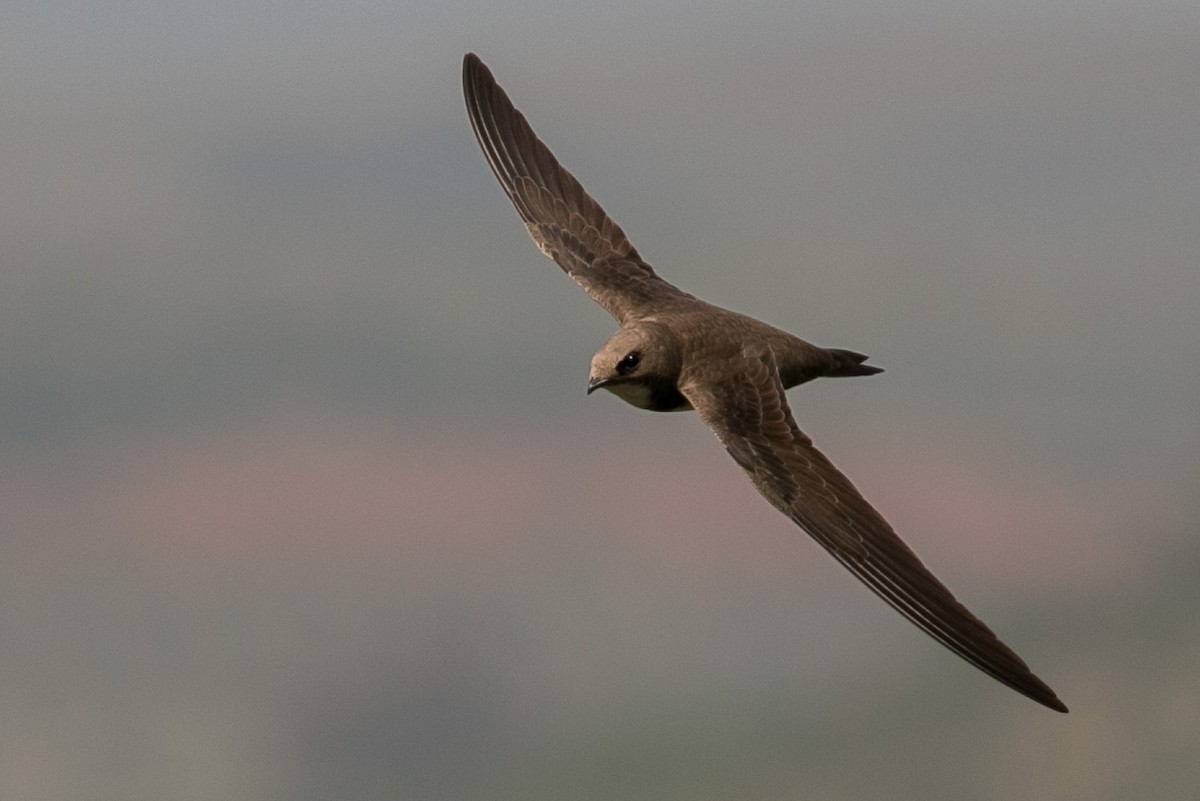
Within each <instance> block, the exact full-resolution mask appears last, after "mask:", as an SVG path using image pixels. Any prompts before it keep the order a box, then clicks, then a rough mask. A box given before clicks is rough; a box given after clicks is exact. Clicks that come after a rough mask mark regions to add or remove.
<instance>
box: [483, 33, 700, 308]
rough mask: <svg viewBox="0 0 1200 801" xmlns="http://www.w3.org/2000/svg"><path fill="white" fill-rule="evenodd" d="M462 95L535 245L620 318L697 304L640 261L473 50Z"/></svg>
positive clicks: (591, 295) (627, 240)
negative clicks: (685, 304)
mask: <svg viewBox="0 0 1200 801" xmlns="http://www.w3.org/2000/svg"><path fill="white" fill-rule="evenodd" d="M463 96H464V97H465V98H466V101H467V115H468V116H469V117H470V118H471V127H472V128H474V129H475V138H476V139H478V140H479V147H480V149H481V150H483V155H484V156H485V157H486V158H487V160H488V164H490V165H491V167H492V172H494V173H495V174H496V178H497V179H498V180H499V181H500V185H501V186H502V187H504V191H505V192H506V193H508V197H509V199H510V200H511V201H512V202H513V205H514V206H516V207H517V213H519V214H520V215H521V219H522V220H523V221H524V222H525V228H526V230H528V231H529V235H530V236H531V237H532V238H533V241H534V243H535V244H537V246H538V248H539V249H540V250H541V251H542V252H543V253H545V254H546V255H547V256H549V257H550V258H552V259H554V261H555V262H557V263H558V265H559V266H560V267H562V269H563V271H564V272H565V273H566V274H567V275H569V276H571V278H573V279H575V282H576V283H578V284H579V285H580V286H581V287H583V289H584V291H585V292H587V293H588V295H589V296H590V297H591V298H592V300H594V301H596V302H597V303H599V304H600V305H601V306H603V307H604V308H605V309H606V310H607V311H608V312H609V314H611V315H612V316H613V317H615V318H617V321H618V322H621V323H623V322H625V320H626V319H628V318H630V317H636V316H639V315H640V314H643V313H648V312H649V311H651V310H653V311H663V310H664V309H665V308H667V307H669V306H670V305H672V304H675V303H678V302H680V301H683V302H689V301H690V302H696V301H695V299H694V298H693V297H692V296H691V295H688V294H687V293H686V292H683V291H682V290H680V289H679V288H678V287H675V286H674V285H672V284H670V283H668V282H667V281H664V280H663V279H662V278H660V277H659V276H658V274H657V273H655V272H654V270H653V269H652V268H651V267H650V265H649V264H647V263H646V262H645V261H643V260H642V257H641V256H639V255H638V252H637V250H636V249H635V248H634V247H633V245H632V244H630V242H629V239H628V238H626V236H625V232H624V231H622V230H621V227H620V226H619V225H617V224H616V222H614V221H613V219H612V218H611V217H609V216H608V215H607V214H605V213H604V209H602V208H600V204H599V203H597V202H596V201H595V200H593V199H592V197H591V195H589V194H588V193H587V192H585V191H584V189H583V187H582V186H580V184H579V181H577V180H575V176H573V175H571V173H570V172H568V171H567V169H566V168H565V167H563V166H562V165H561V164H559V163H558V160H557V159H555V158H554V154H553V153H551V152H550V149H549V148H548V147H546V145H545V144H543V143H542V140H541V139H539V138H538V137H537V134H535V133H534V132H533V129H532V128H530V127H529V123H528V122H526V121H525V116H524V115H523V114H521V112H519V111H517V110H516V108H514V107H513V104H512V101H510V100H509V99H508V95H506V94H505V93H504V90H503V89H501V88H500V85H499V84H497V83H496V79H495V78H493V77H492V73H491V71H490V70H488V68H487V66H486V65H485V64H484V63H483V62H482V61H480V60H479V57H478V56H476V55H475V54H474V53H468V54H467V55H466V57H465V58H464V59H463Z"/></svg>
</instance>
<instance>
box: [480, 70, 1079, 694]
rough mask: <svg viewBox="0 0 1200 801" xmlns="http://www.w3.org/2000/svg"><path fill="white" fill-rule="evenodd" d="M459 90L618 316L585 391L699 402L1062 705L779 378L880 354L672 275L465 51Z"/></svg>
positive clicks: (824, 539)
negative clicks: (931, 564)
mask: <svg viewBox="0 0 1200 801" xmlns="http://www.w3.org/2000/svg"><path fill="white" fill-rule="evenodd" d="M463 91H464V94H465V96H466V101H467V113H468V115H469V116H470V118H471V125H472V127H473V128H474V129H475V136H476V138H477V139H478V140H479V146H480V147H481V148H482V149H483V153H484V155H485V156H486V157H487V160H488V163H489V164H490V165H491V167H492V171H493V172H494V173H495V174H496V178H497V179H499V181H500V185H501V186H502V187H504V191H505V192H507V193H508V197H509V199H510V200H512V202H513V205H514V206H516V207H517V212H518V213H519V214H520V215H521V219H522V220H523V221H524V222H525V227H526V229H528V231H529V235H530V236H531V237H533V241H534V242H535V243H536V244H537V246H538V248H540V249H541V251H542V252H543V253H544V254H546V255H547V256H549V257H550V258H551V259H553V260H554V261H555V262H557V263H558V265H559V266H560V267H562V269H563V270H564V271H565V272H566V273H567V275H569V276H571V278H573V279H575V281H576V282H577V283H578V284H579V285H580V286H581V287H583V289H584V291H585V292H587V293H588V295H589V296H590V297H591V298H592V299H593V300H594V301H596V302H597V303H599V304H600V305H601V306H602V307H604V308H605V309H606V310H607V311H608V312H609V313H610V314H612V316H613V317H615V318H616V320H617V322H618V323H619V324H620V329H619V330H618V331H617V333H616V334H614V335H613V337H612V338H611V339H610V340H609V341H608V342H607V343H605V345H604V347H603V348H601V349H600V351H599V352H598V353H597V354H596V355H595V357H594V358H593V359H592V365H591V372H590V376H589V381H588V392H589V393H590V392H592V391H593V390H595V389H598V388H601V387H603V388H605V389H607V390H609V391H611V392H612V393H613V394H615V395H617V396H619V397H620V398H622V399H623V400H625V401H627V402H629V403H631V404H633V405H634V406H637V407H639V408H643V409H650V410H653V411H679V410H688V409H695V410H696V412H697V413H698V414H699V415H700V418H701V419H702V420H703V421H704V422H705V424H706V425H708V427H709V428H711V429H712V431H713V433H715V434H716V435H717V439H719V440H720V441H721V443H722V444H723V445H724V446H725V448H726V449H727V450H728V451H729V454H730V455H731V456H732V457H733V459H734V461H736V462H737V463H738V464H739V465H740V466H741V467H742V469H743V470H745V471H746V473H747V475H749V477H750V480H751V481H752V482H753V483H754V486H755V487H757V488H758V491H759V492H760V493H762V495H763V497H764V498H766V499H767V500H768V501H769V502H770V503H771V505H772V506H774V507H775V508H776V509H778V510H779V511H781V512H783V514H785V515H786V516H787V517H789V518H790V519H791V520H792V521H794V522H795V523H796V524H797V525H799V526H800V527H801V528H802V529H804V530H805V531H807V532H808V533H809V534H810V535H811V536H812V537H813V538H814V539H815V540H816V541H817V542H819V543H820V544H821V545H822V546H824V548H825V549H826V550H827V551H829V553H830V554H832V555H833V557H834V558H835V559H837V560H838V561H839V562H841V563H842V564H843V565H845V566H846V568H847V569H848V570H849V571H850V572H851V573H853V574H854V575H855V576H857V577H858V578H859V580H861V581H862V582H863V583H864V584H866V585H867V586H868V587H870V588H871V590H873V591H874V592H875V593H876V594H877V595H879V597H881V598H883V600H885V601H887V602H888V603H889V604H890V605H891V606H892V607H894V608H895V609H896V610H897V611H899V612H900V613H901V614H902V615H904V616H905V617H907V618H908V619H909V620H910V621H912V622H913V623H915V624H916V625H917V626H918V627H919V628H920V629H921V630H922V631H924V632H925V633H927V634H929V635H930V636H931V637H933V638H934V639H935V640H937V641H938V642H940V643H942V645H944V646H946V647H947V648H949V649H950V650H951V651H953V652H954V653H956V654H958V655H959V656H961V657H962V658H963V659H965V660H967V661H968V662H970V663H971V664H972V665H975V666H976V667H977V668H979V669H980V670H982V671H984V672H985V673H987V674H988V675H990V676H992V677H994V678H996V679H997V680H999V681H1001V682H1003V683H1004V684H1007V685H1008V686H1009V687H1012V688H1013V689H1014V690H1016V691H1017V692H1019V693H1022V694H1024V695H1026V696H1028V697H1030V698H1032V699H1033V700H1035V701H1037V702H1038V703H1041V704H1044V705H1046V706H1048V707H1050V708H1051V709H1055V710H1058V711H1059V712H1066V711H1067V708H1066V706H1065V705H1064V704H1063V703H1062V702H1061V701H1059V700H1058V697H1057V696H1056V695H1055V694H1054V691H1053V690H1051V689H1050V688H1049V687H1048V686H1046V684H1045V683H1044V682H1042V681H1041V680H1040V679H1039V678H1038V677H1037V676H1035V675H1033V673H1032V672H1031V671H1030V670H1029V667H1028V666H1027V665H1026V664H1025V663H1024V662H1023V661H1021V658H1020V657H1018V656H1017V655H1016V654H1015V653H1013V651H1012V650H1011V649H1010V648H1008V647H1007V646H1006V645H1004V643H1002V642H1000V640H999V639H998V638H997V637H996V635H995V634H994V633H992V630H991V629H989V628H988V627H987V626H986V625H984V623H983V622H982V621H980V620H979V619H978V618H977V617H975V616H974V615H973V614H971V612H969V611H968V610H967V608H966V607H964V606H963V605H962V604H961V603H959V602H958V601H957V600H956V599H955V598H954V596H953V595H952V594H951V592H950V591H949V590H948V589H946V587H945V585H943V584H942V583H941V582H940V581H938V580H937V578H935V577H934V575H933V574H932V573H930V572H929V570H927V569H926V568H925V566H924V565H922V564H921V562H920V560H919V559H917V557H916V555H915V554H914V553H913V552H912V551H911V550H910V549H909V548H908V546H906V545H905V544H904V543H903V542H902V541H901V540H900V538H899V537H898V536H896V533H895V532H894V531H893V530H892V528H891V526H889V525H888V523H887V521H886V520H884V519H883V517H882V516H880V514H879V513H878V512H876V511H875V509H874V508H872V507H871V505H870V504H869V503H867V501H866V500H865V499H864V498H863V497H862V495H861V494H859V492H858V490H857V489H856V488H855V487H854V485H853V484H851V483H850V480H849V479H847V478H846V477H845V476H844V475H842V473H841V472H840V471H839V470H838V469H837V468H836V467H834V466H833V464H832V463H831V462H830V461H829V460H828V459H826V458H825V456H824V455H823V454H822V453H821V452H820V451H818V450H817V449H816V448H814V447H813V444H812V440H811V439H809V438H808V437H807V436H805V434H804V433H803V432H802V431H800V429H799V428H798V427H797V426H796V421H795V420H794V419H793V418H792V413H791V410H790V409H789V408H788V405H787V399H786V397H785V395H784V390H785V389H788V388H790V387H793V386H796V385H797V384H801V383H804V382H805V381H810V380H812V379H814V378H819V377H822V376H858V375H872V374H874V373H878V372H881V370H880V368H878V367H873V366H871V365H868V364H864V362H865V361H866V357H865V356H863V355H861V354H858V353H854V352H852V351H847V350H839V349H833V348H821V347H817V346H815V345H811V344H809V343H808V342H805V341H804V340H802V339H798V338H796V337H794V336H792V335H791V334H789V333H787V332H785V331H781V330H779V329H777V328H774V327H772V326H769V325H767V324H766V323H762V322H759V321H758V320H755V319H753V318H751V317H747V316H745V315H742V314H737V313H735V312H731V311H727V310H725V309H721V308H719V307H717V306H713V305H711V304H709V303H705V302H704V301H702V300H699V299H697V298H695V297H693V296H691V295H689V294H687V293H686V292H683V291H682V290H680V289H678V288H676V287H675V286H673V285H671V284H669V283H667V282H666V281H664V280H663V279H662V278H660V277H659V276H658V274H657V273H655V272H654V270H653V269H652V268H651V267H650V265H649V264H647V263H646V262H645V261H643V260H642V258H641V256H640V255H638V252H637V250H636V249H635V248H634V247H633V245H632V244H630V242H629V239H628V238H626V236H625V232H624V231H622V230H621V228H620V227H619V226H618V225H617V224H616V223H615V222H613V221H612V219H610V218H609V217H608V215H606V214H605V213H604V210H603V209H601V208H600V206H599V204H597V203H596V201H594V200H593V199H592V198H591V197H590V196H589V195H588V194H587V193H586V192H585V191H584V190H583V187H582V186H580V184H579V182H578V181H577V180H575V178H574V176H572V175H571V174H570V173H569V172H567V170H565V169H564V168H563V167H562V166H561V165H560V164H559V163H558V161H557V160H556V159H555V158H554V156H553V154H551V152H550V150H549V149H548V148H547V147H546V146H545V145H544V144H543V143H542V141H541V140H540V139H538V137H537V135H536V134H534V132H533V130H532V129H531V128H530V127H529V124H528V123H527V122H526V121H525V117H524V116H523V115H522V114H521V113H520V112H519V111H517V110H516V109H515V108H514V107H513V105H512V103H511V102H510V101H509V99H508V96H507V95H506V94H505V93H504V90H503V89H501V88H500V87H499V85H497V84H496V81H495V79H494V78H493V77H492V74H491V72H490V71H489V70H488V68H487V67H486V66H484V64H483V62H482V61H480V60H479V58H478V57H477V56H475V55H474V54H470V53H469V54H467V56H466V58H465V59H464V60H463Z"/></svg>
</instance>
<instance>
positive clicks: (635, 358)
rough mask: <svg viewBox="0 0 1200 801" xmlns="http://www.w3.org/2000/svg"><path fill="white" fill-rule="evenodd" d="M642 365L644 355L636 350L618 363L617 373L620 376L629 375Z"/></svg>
mask: <svg viewBox="0 0 1200 801" xmlns="http://www.w3.org/2000/svg"><path fill="white" fill-rule="evenodd" d="M641 363H642V354H640V353H638V352H637V351H636V350H631V351H629V353H626V354H625V358H623V359H621V361H619V362H617V373H618V374H620V375H629V374H630V373H632V372H633V371H634V370H636V369H637V366H638V365H639V364H641Z"/></svg>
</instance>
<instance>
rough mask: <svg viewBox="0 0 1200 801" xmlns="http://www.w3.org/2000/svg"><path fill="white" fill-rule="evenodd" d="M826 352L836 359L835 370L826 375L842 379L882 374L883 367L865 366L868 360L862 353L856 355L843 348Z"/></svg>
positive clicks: (828, 349) (827, 349) (829, 349)
mask: <svg viewBox="0 0 1200 801" xmlns="http://www.w3.org/2000/svg"><path fill="white" fill-rule="evenodd" d="M825 350H826V352H827V353H828V354H829V355H830V356H832V357H833V358H834V361H835V362H836V363H835V364H834V366H833V369H832V370H830V371H829V372H828V373H826V374H825V375H827V376H831V377H836V378H841V377H845V376H856V375H875V374H876V373H882V372H883V368H882V367H876V366H875V365H873V364H863V362H865V361H866V360H867V359H868V358H870V357H868V356H864V355H863V354H861V353H855V352H854V351H852V350H842V349H841V348H826V349H825Z"/></svg>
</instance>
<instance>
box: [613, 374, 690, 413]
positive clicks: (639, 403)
mask: <svg viewBox="0 0 1200 801" xmlns="http://www.w3.org/2000/svg"><path fill="white" fill-rule="evenodd" d="M604 388H605V389H607V390H608V391H609V392H611V393H612V394H614V395H616V396H617V397H618V398H620V399H621V400H623V401H625V402H626V403H628V404H629V405H631V406H636V407H638V408H639V409H649V408H651V407H652V406H653V405H654V404H653V400H652V399H651V397H650V388H649V387H648V386H646V385H645V384H640V383H637V382H630V381H618V382H616V383H614V384H606V385H605V386H604ZM691 408H692V406H691V404H690V403H683V404H681V405H679V406H677V407H675V408H674V409H669V410H668V411H672V412H686V411H688V410H689V409H691Z"/></svg>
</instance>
